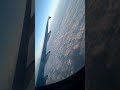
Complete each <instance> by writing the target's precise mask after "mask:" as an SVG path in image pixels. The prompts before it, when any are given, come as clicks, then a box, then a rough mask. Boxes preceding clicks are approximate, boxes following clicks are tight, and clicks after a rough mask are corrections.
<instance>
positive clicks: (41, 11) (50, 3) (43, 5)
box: [35, 0, 59, 75]
mask: <svg viewBox="0 0 120 90" xmlns="http://www.w3.org/2000/svg"><path fill="white" fill-rule="evenodd" d="M58 4H59V0H35V75H37V71H38V66H39V62H40V55H41V51H42V45H43V41H44V34H45V30H46V23H47V19H48V16H51V17H54V13H55V10H56V7H57V5H58ZM50 22H52V19H51V20H50ZM49 25H50V23H49Z"/></svg>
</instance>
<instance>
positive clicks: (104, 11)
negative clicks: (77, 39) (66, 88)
mask: <svg viewBox="0 0 120 90" xmlns="http://www.w3.org/2000/svg"><path fill="white" fill-rule="evenodd" d="M119 5H120V1H119V0H116V1H115V0H104V1H101V0H86V12H85V18H86V21H85V23H86V27H85V28H86V31H85V37H86V39H85V42H86V47H85V49H86V60H85V61H86V64H85V65H86V66H85V67H86V68H85V71H86V77H85V78H86V81H85V83H86V84H85V87H86V90H120V86H119V85H120V53H119V52H120V8H119Z"/></svg>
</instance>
